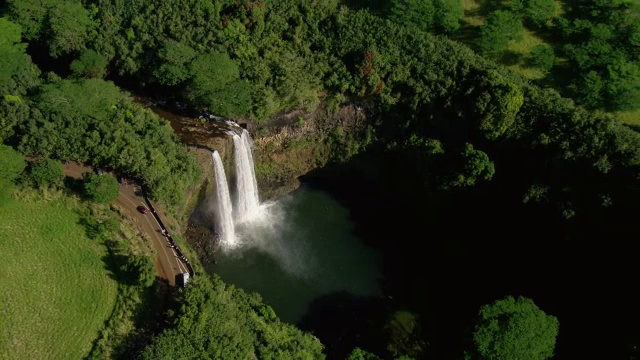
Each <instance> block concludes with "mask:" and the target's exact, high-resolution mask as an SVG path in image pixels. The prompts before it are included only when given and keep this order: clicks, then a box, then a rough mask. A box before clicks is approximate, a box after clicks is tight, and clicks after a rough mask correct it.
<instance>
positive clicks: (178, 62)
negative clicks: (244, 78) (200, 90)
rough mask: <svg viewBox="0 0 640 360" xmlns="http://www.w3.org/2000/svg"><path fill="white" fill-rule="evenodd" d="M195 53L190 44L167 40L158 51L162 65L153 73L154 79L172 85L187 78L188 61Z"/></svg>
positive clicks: (188, 71)
mask: <svg viewBox="0 0 640 360" xmlns="http://www.w3.org/2000/svg"><path fill="white" fill-rule="evenodd" d="M196 55H197V53H196V51H195V50H193V49H192V48H191V47H190V46H188V45H185V44H183V43H180V42H177V41H175V40H168V41H167V43H166V44H165V45H164V47H163V48H162V49H160V51H159V53H158V58H160V59H161V61H162V65H160V67H159V68H157V69H156V70H155V71H154V73H153V75H154V77H155V78H156V81H158V82H159V83H160V84H163V85H170V86H173V85H178V84H180V83H182V82H184V81H185V80H187V79H189V77H191V76H193V75H192V73H191V70H192V69H190V63H191V61H192V60H193V59H194V58H195V57H196ZM212 65H213V64H212ZM232 66H233V65H232ZM198 75H200V74H196V76H198ZM214 76H215V75H214ZM236 77H237V76H236Z"/></svg>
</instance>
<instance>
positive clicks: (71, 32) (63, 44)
mask: <svg viewBox="0 0 640 360" xmlns="http://www.w3.org/2000/svg"><path fill="white" fill-rule="evenodd" d="M47 20H48V21H47V23H48V29H47V30H48V31H47V34H46V35H47V45H48V46H49V54H50V55H51V56H52V57H54V58H57V57H59V56H62V55H66V54H69V53H72V52H75V51H80V50H84V49H85V44H86V43H87V41H89V39H90V37H91V32H92V30H93V27H94V23H93V21H92V20H91V17H90V15H89V12H88V11H87V9H85V7H84V6H83V5H82V4H81V3H80V2H79V1H78V2H76V1H60V2H54V3H53V4H52V5H51V7H50V8H49V12H48V18H47Z"/></svg>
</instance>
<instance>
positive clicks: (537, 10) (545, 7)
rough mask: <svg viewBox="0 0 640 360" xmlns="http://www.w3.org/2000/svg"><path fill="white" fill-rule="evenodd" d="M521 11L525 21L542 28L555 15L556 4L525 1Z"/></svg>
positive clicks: (548, 1) (552, 2)
mask: <svg viewBox="0 0 640 360" xmlns="http://www.w3.org/2000/svg"><path fill="white" fill-rule="evenodd" d="M523 10H524V15H525V17H526V19H527V20H529V21H531V22H533V23H534V24H535V25H537V26H543V25H545V24H546V23H547V22H548V21H549V20H551V18H553V17H554V16H555V15H556V12H557V11H558V4H557V3H556V2H555V1H554V0H525V1H524V9H523Z"/></svg>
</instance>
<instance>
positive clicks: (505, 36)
mask: <svg viewBox="0 0 640 360" xmlns="http://www.w3.org/2000/svg"><path fill="white" fill-rule="evenodd" d="M522 36H523V28H522V21H521V20H520V19H519V18H518V17H517V16H515V15H514V14H513V13H511V12H509V11H504V10H496V11H494V12H492V13H491V14H489V16H487V22H486V24H484V25H482V27H481V29H480V49H481V50H482V52H484V53H485V54H497V53H500V52H502V51H503V50H505V49H506V48H507V45H509V42H510V41H519V40H522Z"/></svg>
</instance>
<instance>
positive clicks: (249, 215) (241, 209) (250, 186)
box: [233, 130, 260, 222]
mask: <svg viewBox="0 0 640 360" xmlns="http://www.w3.org/2000/svg"><path fill="white" fill-rule="evenodd" d="M233 148H234V152H235V158H236V177H237V183H238V203H237V205H236V221H238V222H245V221H250V220H252V219H253V218H254V217H255V216H256V215H257V212H258V205H260V200H259V199H258V183H257V182H256V173H255V171H254V170H253V155H252V154H251V137H250V136H249V132H247V130H243V131H242V135H241V136H238V135H233Z"/></svg>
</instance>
